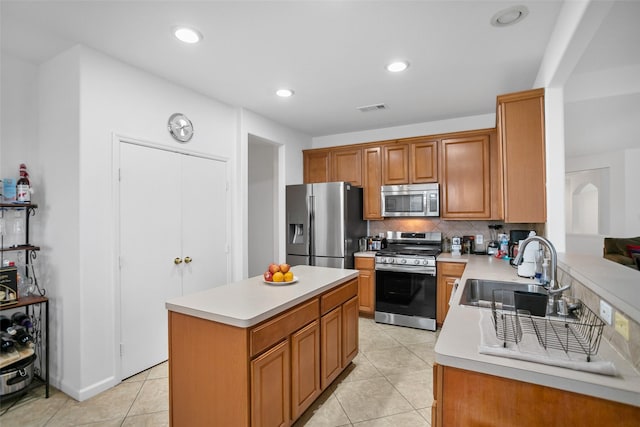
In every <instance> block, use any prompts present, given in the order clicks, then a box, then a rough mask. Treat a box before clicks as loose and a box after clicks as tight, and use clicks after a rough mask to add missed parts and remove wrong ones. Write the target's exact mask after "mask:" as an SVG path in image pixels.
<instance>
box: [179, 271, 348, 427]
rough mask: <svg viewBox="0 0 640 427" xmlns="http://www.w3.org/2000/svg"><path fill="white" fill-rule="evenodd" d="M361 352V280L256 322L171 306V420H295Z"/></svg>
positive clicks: (277, 423) (262, 426) (243, 424)
mask: <svg viewBox="0 0 640 427" xmlns="http://www.w3.org/2000/svg"><path fill="white" fill-rule="evenodd" d="M357 354H358V279H357V278H356V279H353V280H350V281H348V282H346V283H344V284H342V285H340V286H338V287H337V288H335V289H333V290H330V291H328V292H326V293H324V294H322V295H320V296H316V297H314V298H311V299H310V300H308V301H305V302H303V303H301V304H299V305H297V306H295V307H293V308H291V309H289V310H287V311H286V312H284V313H281V314H279V315H276V316H274V317H272V318H271V319H268V320H266V321H264V322H262V323H260V324H258V325H256V326H253V327H251V328H239V327H234V326H230V325H226V324H222V323H218V322H214V321H209V320H205V319H202V318H199V317H193V316H189V315H185V314H181V313H175V312H171V311H170V312H169V419H170V425H172V426H187V425H188V426H212V425H225V426H227V425H228V426H234V427H236V426H238V427H249V426H251V427H282V426H290V425H291V424H292V423H293V422H294V421H295V420H296V419H298V418H299V417H300V416H301V415H302V413H303V412H304V411H305V410H306V409H307V408H308V407H309V406H310V405H311V404H312V403H313V401H314V400H316V398H317V397H318V396H319V395H320V393H321V392H322V391H323V390H324V389H326V388H327V387H328V386H329V385H330V384H331V382H332V381H334V380H335V378H336V377H338V376H339V375H340V373H342V371H343V370H344V369H345V368H346V367H347V366H348V364H349V363H350V362H351V360H352V359H353V358H354V357H355V356H356V355H357Z"/></svg>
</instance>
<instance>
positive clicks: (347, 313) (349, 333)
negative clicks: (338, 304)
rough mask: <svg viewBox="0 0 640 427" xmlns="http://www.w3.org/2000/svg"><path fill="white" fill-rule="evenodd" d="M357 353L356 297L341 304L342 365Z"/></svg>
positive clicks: (346, 363)
mask: <svg viewBox="0 0 640 427" xmlns="http://www.w3.org/2000/svg"><path fill="white" fill-rule="evenodd" d="M357 354H358V297H357V296H355V297H353V298H351V299H350V300H349V301H347V302H345V303H344V304H342V367H343V368H344V367H345V366H347V365H348V364H349V362H351V361H352V360H353V358H354V357H356V355H357Z"/></svg>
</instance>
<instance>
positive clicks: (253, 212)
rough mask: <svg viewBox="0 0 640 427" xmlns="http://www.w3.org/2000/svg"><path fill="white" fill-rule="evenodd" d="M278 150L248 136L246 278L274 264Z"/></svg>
mask: <svg viewBox="0 0 640 427" xmlns="http://www.w3.org/2000/svg"><path fill="white" fill-rule="evenodd" d="M277 154H278V147H277V146H276V145H275V144H272V143H271V142H268V141H264V140H261V139H259V138H256V137H254V136H252V135H250V136H249V156H248V191H247V196H248V209H247V215H248V221H247V224H248V235H249V245H248V248H247V250H248V253H249V256H248V257H247V264H248V265H247V268H248V275H249V277H252V276H256V275H259V274H262V273H264V271H265V270H266V267H267V265H269V264H270V263H272V262H274V261H275V262H278V260H277V257H276V254H277V251H278V239H277V235H276V234H275V231H276V230H277V229H278V218H277V215H276V214H277V213H278V211H277V203H278V197H277V196H278V193H277V191H276V188H277V186H276V184H277V180H276V178H277V172H278V161H277Z"/></svg>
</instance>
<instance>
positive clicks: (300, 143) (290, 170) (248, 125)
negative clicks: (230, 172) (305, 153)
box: [234, 109, 311, 279]
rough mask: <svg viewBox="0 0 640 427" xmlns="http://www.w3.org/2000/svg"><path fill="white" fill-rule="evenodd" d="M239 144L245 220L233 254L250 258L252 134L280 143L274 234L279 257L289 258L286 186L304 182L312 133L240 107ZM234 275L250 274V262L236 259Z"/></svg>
mask: <svg viewBox="0 0 640 427" xmlns="http://www.w3.org/2000/svg"><path fill="white" fill-rule="evenodd" d="M239 116H240V130H239V133H240V144H239V146H238V158H239V159H240V162H239V168H238V173H237V175H236V178H237V180H238V184H239V187H240V188H241V189H242V191H239V192H237V193H236V195H237V199H236V202H235V203H237V207H238V212H239V213H240V215H241V216H242V217H241V222H242V224H244V227H243V230H242V232H241V233H239V234H237V235H236V236H235V240H234V241H236V243H238V242H240V243H241V246H236V247H235V251H234V256H235V257H236V258H237V259H239V260H247V259H248V253H249V251H248V244H249V242H248V240H249V236H248V215H247V212H248V199H247V194H248V191H247V188H248V182H247V176H248V171H247V168H248V162H247V158H248V149H249V148H248V145H249V136H250V135H253V136H256V137H259V138H262V139H265V140H268V141H271V142H273V143H274V144H276V145H277V146H278V149H277V151H278V154H277V155H278V164H279V165H280V167H279V169H278V171H277V173H276V175H277V184H276V187H277V195H278V200H277V203H276V205H275V206H276V209H277V212H278V213H277V215H276V216H277V230H276V232H275V235H276V236H277V239H278V245H277V254H276V255H277V259H279V260H285V259H286V245H285V239H286V237H285V187H286V186H287V185H288V184H301V183H302V150H306V149H309V148H311V137H310V136H309V135H306V134H303V133H300V132H298V131H295V130H292V129H289V128H287V127H284V126H282V125H280V124H278V123H275V122H273V121H271V120H269V119H266V118H264V117H262V116H260V115H259V114H256V113H254V112H252V111H250V110H246V109H240V111H239ZM235 277H236V278H237V279H240V278H246V277H248V267H247V262H246V261H244V262H243V263H242V264H240V263H236V271H235Z"/></svg>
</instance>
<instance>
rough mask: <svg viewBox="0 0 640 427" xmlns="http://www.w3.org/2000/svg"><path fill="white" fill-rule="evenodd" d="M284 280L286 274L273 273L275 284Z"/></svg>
mask: <svg viewBox="0 0 640 427" xmlns="http://www.w3.org/2000/svg"><path fill="white" fill-rule="evenodd" d="M283 280H284V274H282V273H281V272H279V271H276V272H275V273H273V281H274V282H282V281H283Z"/></svg>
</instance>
